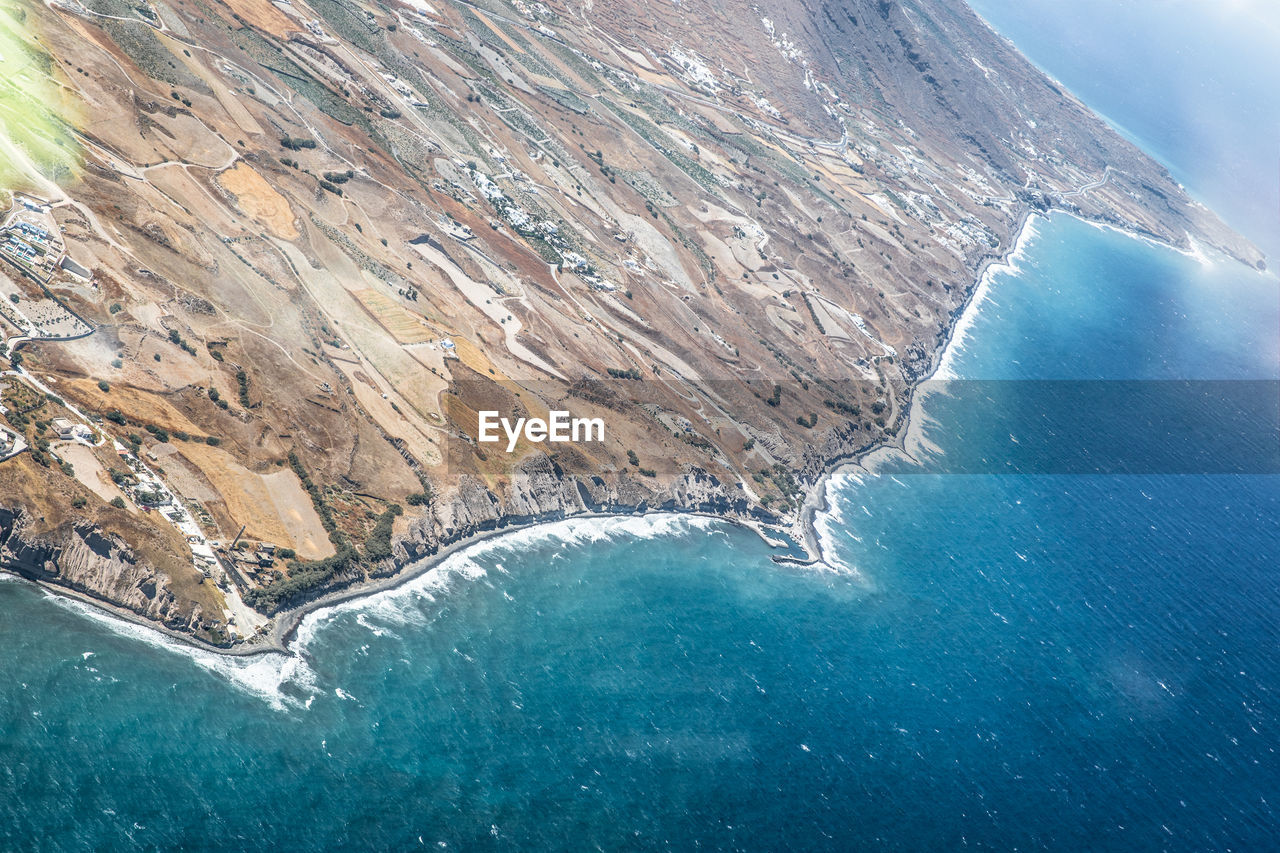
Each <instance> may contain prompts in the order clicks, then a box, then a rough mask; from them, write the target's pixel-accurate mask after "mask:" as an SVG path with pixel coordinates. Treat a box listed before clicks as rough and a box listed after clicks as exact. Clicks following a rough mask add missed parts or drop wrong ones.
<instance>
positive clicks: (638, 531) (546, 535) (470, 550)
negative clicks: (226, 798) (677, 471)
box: [0, 512, 728, 712]
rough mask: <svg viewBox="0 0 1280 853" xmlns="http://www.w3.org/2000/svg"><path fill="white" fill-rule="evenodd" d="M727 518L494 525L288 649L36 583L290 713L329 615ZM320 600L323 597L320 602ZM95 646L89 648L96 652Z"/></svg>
mask: <svg viewBox="0 0 1280 853" xmlns="http://www.w3.org/2000/svg"><path fill="white" fill-rule="evenodd" d="M727 525H728V522H727V521H725V520H724V519H721V518H718V517H716V516H711V515H706V514H694V513H670V512H668V513H652V514H649V515H643V516H641V515H633V516H621V515H596V516H593V517H591V518H582V517H579V516H575V517H572V518H568V519H563V520H560V521H552V522H545V523H541V524H530V525H527V526H524V527H522V528H519V529H507V530H502V531H496V532H495V533H494V534H493V535H489V536H485V537H483V538H472V539H469V540H467V541H465V542H463V543H460V544H459V545H458V546H457V547H455V548H451V549H449V550H448V553H447V554H438V555H435V556H434V557H432V558H429V559H427V560H423V561H421V562H420V563H418V564H415V565H414V566H413V567H411V568H410V569H407V570H406V572H404V573H401V574H400V575H397V576H396V578H394V579H393V580H396V583H394V584H387V585H386V586H385V588H383V589H380V590H375V591H370V590H369V589H367V588H365V589H361V590H359V591H358V592H356V593H354V594H351V595H348V596H345V597H343V598H341V599H340V600H333V601H329V602H327V603H325V604H323V605H319V606H312V607H309V608H308V609H307V611H306V613H305V614H304V615H303V616H301V617H299V619H298V621H297V623H296V624H295V626H294V631H293V635H294V641H293V643H292V644H291V648H289V649H287V650H286V649H284V648H283V647H281V648H278V649H267V648H263V647H254V649H253V652H252V654H239V655H235V654H227V653H226V650H225V649H214V648H208V647H206V646H203V645H200V644H197V643H194V642H191V640H190V638H188V637H185V636H183V635H181V634H176V633H173V632H163V631H159V630H156V627H155V626H154V625H152V624H150V623H148V622H145V621H143V620H140V619H138V618H137V617H134V618H122V615H121V614H119V613H114V612H109V611H108V610H106V609H104V608H103V607H101V606H100V605H99V603H98V602H95V601H93V600H92V599H86V598H84V597H74V596H70V595H67V594H65V592H64V591H62V590H60V589H58V588H56V587H48V586H45V585H40V584H32V586H35V587H37V588H38V589H40V590H41V592H42V593H43V594H44V595H45V596H46V597H47V598H48V599H49V600H50V601H51V602H53V603H54V604H55V605H56V606H59V607H63V608H66V609H68V610H71V611H73V612H75V613H77V614H79V615H81V616H83V617H84V618H86V619H89V620H90V621H93V622H96V623H98V624H100V625H102V626H103V627H105V628H107V629H108V630H110V631H111V632H112V633H114V634H117V635H120V636H124V637H128V638H130V639H132V640H137V641H140V642H142V643H144V644H145V645H148V646H151V647H153V648H157V649H160V650H164V651H166V652H168V653H172V654H176V655H180V656H182V657H186V658H187V659H189V660H190V661H192V662H193V663H195V664H196V665H197V666H199V667H201V668H203V669H205V670H207V671H209V672H211V673H213V674H214V675H216V676H218V677H219V678H221V679H223V680H225V681H227V682H228V683H230V684H232V685H233V686H235V687H237V688H238V689H240V690H243V691H244V692H246V693H248V694H250V695H253V696H256V697H258V698H261V699H262V700H264V701H265V702H267V703H268V704H269V705H270V706H271V707H272V708H274V709H275V710H277V711H282V712H290V711H296V710H299V709H303V708H306V707H308V706H309V704H310V701H311V699H312V698H313V697H314V696H316V695H317V694H318V693H319V692H320V690H321V688H320V687H319V685H318V684H317V678H316V674H315V672H314V671H313V670H312V669H311V666H310V663H309V659H308V656H307V655H306V654H305V652H306V650H307V649H308V648H309V647H310V645H311V643H312V640H313V639H314V637H315V634H316V631H317V629H318V628H319V626H320V625H322V624H323V623H324V621H325V620H326V619H328V618H329V617H331V616H333V615H335V614H338V613H342V612H344V611H351V610H354V611H356V612H357V613H358V615H357V621H359V622H360V624H362V625H364V626H365V627H366V628H368V629H369V630H371V631H372V632H374V633H379V632H380V631H383V630H387V629H386V628H383V627H381V626H380V625H378V624H374V623H373V622H368V621H366V619H367V618H368V619H373V620H375V621H376V622H378V623H384V624H385V623H391V624H394V623H397V622H406V621H408V622H413V621H415V616H414V614H415V613H420V612H421V611H419V610H418V609H417V600H419V599H426V600H428V601H433V600H435V599H436V598H437V597H438V596H440V595H442V594H445V593H446V592H447V591H448V590H449V589H450V588H451V587H452V586H454V585H455V584H457V583H467V582H474V581H477V580H480V579H482V578H484V577H485V576H486V575H487V574H488V572H489V571H490V569H489V568H486V565H491V566H492V567H494V568H496V569H497V570H498V571H505V569H504V568H503V566H502V564H501V563H500V562H497V563H495V562H494V561H493V560H492V559H488V560H483V561H482V560H481V558H486V557H488V558H492V557H494V556H495V555H496V556H505V555H506V554H508V553H509V554H513V555H514V554H518V553H520V552H522V551H525V550H528V549H529V548H530V547H532V546H535V545H538V544H544V543H548V542H553V541H554V542H557V543H565V544H569V545H572V544H589V543H597V542H599V543H603V542H610V541H617V540H619V539H622V538H637V539H640V538H651V537H653V538H669V537H673V536H679V535H682V534H689V533H695V532H697V533H706V532H709V531H712V530H713V529H715V528H716V527H721V528H724V527H725V526H727ZM0 578H2V579H4V580H14V581H17V582H21V583H24V584H25V583H29V582H28V581H26V580H25V579H22V578H19V577H18V576H16V575H10V574H7V573H0ZM317 604H318V603H317ZM93 653H94V650H93V649H88V650H87V651H86V652H85V654H86V655H92V654H93Z"/></svg>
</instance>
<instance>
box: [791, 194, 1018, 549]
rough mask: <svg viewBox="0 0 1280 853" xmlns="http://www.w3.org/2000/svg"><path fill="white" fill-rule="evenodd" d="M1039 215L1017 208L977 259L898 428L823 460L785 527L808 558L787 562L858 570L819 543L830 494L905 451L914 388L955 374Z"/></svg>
mask: <svg viewBox="0 0 1280 853" xmlns="http://www.w3.org/2000/svg"><path fill="white" fill-rule="evenodd" d="M1038 218H1039V214H1037V213H1035V212H1033V211H1031V210H1024V211H1022V212H1021V213H1020V214H1019V216H1018V221H1017V225H1016V227H1015V229H1014V237H1013V240H1012V241H1011V242H1010V244H1009V248H1008V249H1006V250H1005V251H1003V252H999V253H996V254H992V255H987V256H986V257H985V258H984V259H983V260H982V263H980V264H979V265H978V269H977V272H976V274H975V277H974V280H975V285H974V288H973V290H972V291H971V292H970V293H969V297H968V299H966V300H965V303H964V305H963V306H962V307H961V308H960V311H959V313H958V315H957V316H956V320H955V322H954V323H952V324H951V327H950V328H949V329H948V330H947V334H946V337H945V338H944V339H943V341H942V346H941V347H939V348H938V352H937V356H936V359H935V361H934V363H933V369H932V370H931V371H930V372H929V373H928V374H927V375H926V376H925V377H923V378H922V379H919V380H917V381H916V382H915V383H913V384H912V386H911V388H909V389H908V390H907V394H906V404H905V405H904V406H903V407H902V413H901V415H900V417H899V420H898V422H897V426H898V431H897V432H896V433H895V435H894V437H893V439H891V440H890V441H887V442H883V443H881V444H878V445H876V446H874V447H870V448H868V449H866V450H863V451H862V452H860V453H857V454H854V455H851V456H848V457H845V458H843V459H833V460H831V461H829V462H828V463H827V469H826V471H825V472H824V473H823V474H822V476H821V477H819V478H818V480H817V481H816V482H815V483H814V484H813V485H812V486H811V487H810V488H809V490H808V492H807V494H806V496H805V501H804V503H803V504H802V505H801V507H800V511H799V513H798V516H797V519H796V521H795V523H794V524H793V525H792V527H791V530H790V533H791V536H792V538H794V539H795V540H796V541H798V542H801V543H802V544H803V546H804V548H805V550H806V551H807V552H808V557H807V558H806V559H805V560H788V561H787V562H797V563H799V562H804V563H808V564H812V565H818V564H822V565H827V566H832V567H833V568H837V569H839V570H842V571H846V572H853V573H855V574H856V573H857V569H856V568H854V567H851V566H845V565H844V564H843V563H841V562H840V561H839V559H838V558H835V557H834V556H833V555H832V554H831V553H830V550H829V549H827V548H824V546H823V542H822V534H823V533H824V532H825V530H824V528H826V527H827V524H823V523H821V521H820V520H821V519H826V521H827V523H828V524H829V523H830V522H832V521H838V520H840V517H839V515H838V510H837V509H836V505H835V501H834V500H833V498H832V491H833V490H834V489H838V488H840V487H841V486H842V485H844V484H845V483H846V482H847V481H848V478H849V477H860V476H862V475H864V474H867V473H869V470H868V468H867V463H868V460H869V459H871V458H872V457H876V456H878V455H879V454H883V453H885V452H892V451H898V452H905V450H906V441H907V436H908V434H909V432H910V430H911V428H912V425H913V422H914V419H916V418H918V415H919V412H918V407H919V402H920V401H919V399H918V396H919V395H918V394H917V393H916V391H917V390H918V389H919V387H920V385H921V384H923V383H924V382H928V381H930V380H933V379H938V380H941V379H947V378H954V376H953V375H952V374H951V365H952V364H953V363H954V359H955V352H956V351H957V349H958V348H960V347H963V346H964V341H965V339H966V338H967V336H968V334H969V331H970V329H971V328H972V326H973V322H974V320H975V318H976V316H977V313H978V311H979V310H980V309H981V307H982V305H983V303H984V302H985V301H986V300H987V299H988V298H989V296H990V290H991V279H992V277H993V276H994V275H996V274H997V273H1000V272H1016V271H1017V270H1018V263H1019V262H1020V261H1021V260H1022V259H1023V258H1025V257H1026V249H1027V246H1028V245H1029V244H1030V242H1031V240H1032V239H1033V238H1034V237H1035V236H1036V234H1037V233H1039V232H1038V231H1037V220H1038Z"/></svg>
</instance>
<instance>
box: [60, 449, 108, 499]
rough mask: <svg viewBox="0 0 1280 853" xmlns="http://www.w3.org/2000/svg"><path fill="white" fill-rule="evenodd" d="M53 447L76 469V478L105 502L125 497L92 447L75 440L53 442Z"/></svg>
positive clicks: (63, 459) (64, 460)
mask: <svg viewBox="0 0 1280 853" xmlns="http://www.w3.org/2000/svg"><path fill="white" fill-rule="evenodd" d="M52 449H53V452H54V453H55V454H57V456H58V458H59V459H61V460H62V461H63V462H66V463H67V464H69V465H70V466H71V467H72V468H73V469H74V470H75V473H76V479H77V480H79V481H80V482H81V483H82V484H83V485H84V487H85V488H87V489H88V490H89V491H91V492H93V493H94V494H95V495H97V496H98V497H100V498H102V500H103V501H104V502H106V503H110V501H111V499H112V498H120V499H122V500H123V499H124V493H123V492H122V491H120V489H119V488H118V487H117V486H116V484H115V483H114V482H112V480H111V475H110V473H109V472H108V471H107V469H106V467H105V466H104V465H103V464H102V460H100V459H99V458H98V454H97V453H95V452H94V450H93V449H92V448H89V447H85V446H84V445H83V444H80V443H78V442H75V441H59V442H55V443H54V444H53V446H52Z"/></svg>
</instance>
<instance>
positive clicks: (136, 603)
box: [0, 505, 210, 634]
mask: <svg viewBox="0 0 1280 853" xmlns="http://www.w3.org/2000/svg"><path fill="white" fill-rule="evenodd" d="M0 569H3V570H5V571H9V572H12V573H14V574H16V575H18V576H20V577H23V578H26V579H28V580H32V581H36V582H38V583H41V584H44V585H47V586H50V587H53V588H56V589H63V590H68V591H71V592H74V593H80V594H81V595H82V596H84V597H86V598H87V599H89V600H90V601H93V602H96V603H99V604H102V605H104V606H110V607H112V608H120V609H123V610H125V611H128V612H129V613H132V614H134V615H136V616H139V617H141V618H143V619H146V620H149V621H151V622H155V623H158V624H160V625H163V626H164V627H166V628H169V629H171V630H176V631H182V632H187V633H192V634H196V633H204V632H205V631H207V629H208V628H209V627H210V626H209V624H207V623H206V620H205V618H204V616H203V614H202V613H201V611H200V608H199V606H198V605H197V606H196V607H194V608H192V607H191V606H190V604H188V603H186V602H183V601H181V600H180V599H179V598H178V597H177V596H175V595H174V593H173V592H172V591H171V590H170V588H169V578H168V577H167V576H166V575H165V574H164V573H162V572H160V571H158V570H157V568H156V567H155V566H154V565H152V564H151V563H150V562H148V561H147V560H146V559H144V558H142V557H140V556H139V555H138V554H137V553H136V552H134V551H133V550H132V549H131V548H130V547H129V545H128V544H127V543H126V542H124V540H122V539H120V538H119V537H118V536H114V535H112V534H109V533H105V532H104V531H103V530H102V529H101V528H99V527H97V526H95V525H93V524H90V523H87V522H78V523H70V524H64V525H62V526H60V527H58V528H55V529H53V530H50V531H46V532H42V533H38V532H36V530H35V525H34V524H33V523H32V521H31V519H30V517H29V516H28V515H27V514H26V513H25V511H24V510H22V509H21V508H13V507H6V506H4V505H0Z"/></svg>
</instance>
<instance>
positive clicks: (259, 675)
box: [41, 588, 315, 711]
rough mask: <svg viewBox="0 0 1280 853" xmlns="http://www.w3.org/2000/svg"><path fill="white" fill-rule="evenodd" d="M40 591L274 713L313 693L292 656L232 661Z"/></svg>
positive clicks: (310, 677) (303, 666)
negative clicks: (263, 702) (254, 699)
mask: <svg viewBox="0 0 1280 853" xmlns="http://www.w3.org/2000/svg"><path fill="white" fill-rule="evenodd" d="M41 591H42V592H43V593H44V595H45V596H46V598H48V600H50V601H52V602H53V603H54V604H56V605H57V606H59V607H64V608H66V609H68V610H72V611H74V612H76V613H78V614H80V615H81V616H84V617H85V618H87V619H90V620H92V621H94V622H97V623H98V624H100V625H103V626H105V627H106V628H108V629H109V630H110V631H111V632H112V633H115V634H118V635H120V636H123V637H128V638H130V639H132V640H138V641H139V642H142V643H145V644H147V645H149V646H152V647H154V648H159V649H164V650H165V651H168V652H172V653H173V654H176V655H181V656H182V657H185V658H187V659H188V660H190V661H192V662H193V663H195V664H197V665H198V666H200V667H202V668H203V669H206V670H208V671H209V672H212V673H214V674H215V675H218V676H221V677H222V678H223V679H225V680H226V681H227V682H229V683H230V684H232V685H233V686H234V687H236V688H238V689H240V690H243V691H244V692H246V693H249V694H251V695H253V696H257V697H259V698H262V699H264V700H266V701H267V703H268V704H270V705H271V707H272V708H275V709H276V710H278V711H285V710H289V709H290V708H300V707H303V706H304V704H305V697H306V695H307V694H309V693H311V692H313V691H314V684H315V673H313V672H312V671H311V668H310V667H308V666H307V663H306V661H305V660H303V659H302V658H300V657H298V656H296V655H287V654H279V653H268V654H261V655H253V656H250V657H232V656H230V655H223V654H218V653H217V652H211V651H206V650H205V649H200V648H196V647H195V646H192V645H189V644H187V643H183V642H181V641H179V640H175V639H173V638H172V637H169V636H167V635H166V634H162V633H161V632H159V631H157V630H155V629H153V628H148V627H146V626H144V625H137V624H135V623H133V622H129V621H127V620H125V619H121V618H119V617H117V616H113V615H112V614H110V613H107V612H106V611H104V610H101V609H99V608H97V607H94V606H92V605H90V604H85V603H84V602H81V601H77V600H75V599H71V598H65V597H64V596H61V595H57V594H55V593H53V592H50V591H49V590H46V589H44V588H41ZM285 685H292V686H293V689H292V690H289V691H285V690H284V687H285Z"/></svg>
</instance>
